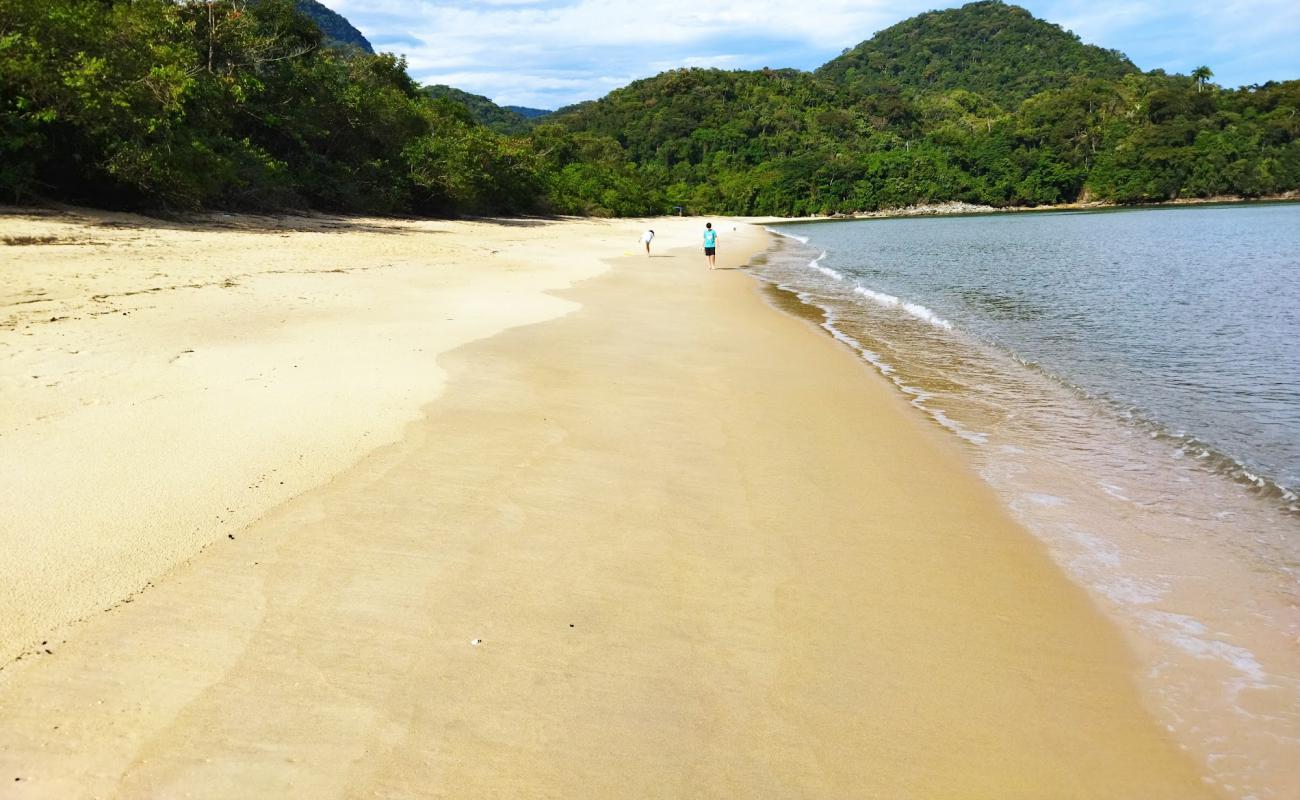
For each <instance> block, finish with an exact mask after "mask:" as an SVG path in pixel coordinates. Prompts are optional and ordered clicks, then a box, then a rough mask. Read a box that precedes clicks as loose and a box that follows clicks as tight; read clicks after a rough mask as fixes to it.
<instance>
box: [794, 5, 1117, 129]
mask: <svg viewBox="0 0 1300 800" xmlns="http://www.w3.org/2000/svg"><path fill="white" fill-rule="evenodd" d="M1137 71H1138V70H1137V67H1135V66H1133V63H1132V62H1131V61H1129V60H1128V58H1127V57H1125V56H1124V54H1122V53H1119V52H1116V51H1114V50H1103V49H1101V48H1099V47H1094V46H1093V45H1087V44H1083V43H1082V42H1080V41H1079V37H1078V36H1075V35H1074V34H1072V33H1069V32H1068V31H1065V30H1062V29H1061V27H1060V26H1058V25H1053V24H1052V23H1050V22H1044V21H1042V20H1040V19H1035V18H1034V16H1033V15H1032V14H1030V13H1029V12H1028V11H1026V10H1025V9H1023V8H1020V7H1018V6H1012V5H1007V4H1005V3H1002V2H999V0H980V2H975V3H969V4H967V5H965V6H963V7H961V8H960V9H952V10H947V11H931V12H929V13H926V14H921V15H920V16H917V17H913V18H911V19H909V20H906V21H904V22H900V23H899V24H897V25H894V26H893V27H891V28H886V29H885V30H883V31H880V32H879V33H877V34H876V35H875V36H873V37H872V38H871V39H869V40H868V41H865V42H863V43H862V44H860V45H858V46H857V47H854V48H852V49H851V50H849V51H847V52H845V53H844V55H842V56H840V57H839V58H836V59H835V60H833V61H831V62H829V63H828V64H826V65H825V66H823V67H821V69H819V70H817V72H818V74H819V75H821V76H822V77H824V78H827V79H829V80H832V81H834V82H836V83H841V84H849V85H856V86H858V87H860V88H864V89H874V88H875V87H878V86H881V85H894V86H898V87H902V88H903V89H904V90H906V91H908V92H910V93H923V92H935V91H940V92H942V91H947V90H951V89H967V90H970V91H972V92H976V93H978V94H981V95H983V96H985V97H987V98H989V99H991V100H993V101H994V102H996V103H998V104H1000V105H1003V106H1008V107H1013V106H1015V105H1016V104H1017V103H1019V102H1020V101H1022V100H1024V99H1025V98H1027V97H1029V96H1031V95H1034V94H1037V93H1038V92H1041V91H1044V90H1047V89H1053V88H1062V87H1064V86H1065V85H1066V84H1068V83H1069V82H1070V81H1071V80H1072V79H1074V78H1076V77H1079V76H1085V77H1092V78H1111V79H1117V78H1122V77H1123V76H1125V75H1128V74H1132V73H1135V72H1137Z"/></svg>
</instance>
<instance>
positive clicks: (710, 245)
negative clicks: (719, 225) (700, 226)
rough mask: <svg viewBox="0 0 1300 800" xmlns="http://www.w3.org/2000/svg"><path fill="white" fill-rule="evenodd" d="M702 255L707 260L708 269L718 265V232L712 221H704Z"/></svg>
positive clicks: (715, 267)
mask: <svg viewBox="0 0 1300 800" xmlns="http://www.w3.org/2000/svg"><path fill="white" fill-rule="evenodd" d="M704 257H705V258H707V259H708V260H709V269H717V267H718V232H717V231H715V230H714V229H713V223H712V222H706V223H704Z"/></svg>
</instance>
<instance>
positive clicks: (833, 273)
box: [808, 250, 844, 281]
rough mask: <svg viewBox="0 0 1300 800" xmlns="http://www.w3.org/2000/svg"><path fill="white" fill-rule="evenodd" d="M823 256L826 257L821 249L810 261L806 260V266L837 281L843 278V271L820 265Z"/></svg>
mask: <svg viewBox="0 0 1300 800" xmlns="http://www.w3.org/2000/svg"><path fill="white" fill-rule="evenodd" d="M825 257H826V251H825V250H823V251H822V254H821V255H819V256H817V257H816V258H814V259H813V260H812V261H809V262H808V266H810V267H812V268H813V269H815V270H817V271H818V272H820V273H821V274H823V275H825V276H826V277H828V278H832V279H834V280H837V281H842V280H844V273H842V272H840V271H839V270H836V269H831V268H830V267H823V266H822V259H823V258H825Z"/></svg>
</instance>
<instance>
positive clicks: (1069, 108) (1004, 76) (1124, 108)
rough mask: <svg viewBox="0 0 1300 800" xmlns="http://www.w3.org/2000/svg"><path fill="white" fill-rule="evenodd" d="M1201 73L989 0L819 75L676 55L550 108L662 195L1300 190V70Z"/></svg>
mask: <svg viewBox="0 0 1300 800" xmlns="http://www.w3.org/2000/svg"><path fill="white" fill-rule="evenodd" d="M1212 76H1213V73H1212V72H1211V71H1210V70H1209V69H1208V68H1200V69H1198V70H1196V71H1195V72H1194V73H1193V75H1192V76H1185V75H1166V74H1164V73H1163V72H1152V73H1141V72H1139V71H1137V69H1136V68H1135V67H1134V66H1133V64H1132V63H1131V62H1130V61H1129V60H1128V59H1127V58H1125V57H1124V56H1123V55H1122V54H1119V53H1115V52H1113V51H1107V50H1102V49H1100V48H1096V47H1092V46H1090V45H1084V44H1081V43H1080V42H1079V41H1078V39H1077V38H1076V37H1075V36H1074V35H1073V34H1070V33H1068V32H1065V31H1063V30H1061V29H1060V28H1059V27H1057V26H1055V25H1051V24H1049V23H1045V22H1042V21H1039V20H1036V19H1034V18H1033V17H1032V16H1031V15H1030V14H1029V13H1028V12H1027V11H1025V10H1024V9H1021V8H1018V7H1015V6H1008V5H1005V4H1003V3H998V2H989V0H983V1H982V2H975V3H970V4H968V5H966V6H963V7H961V8H955V9H948V10H945V11H936V12H930V13H927V14H922V15H920V16H918V17H915V18H913V19H910V20H907V21H905V22H903V23H900V24H898V25H895V26H894V27H892V28H889V29H887V30H885V31H881V32H880V33H879V34H877V35H876V37H874V38H873V39H872V40H870V41H868V42H864V43H863V44H862V45H859V46H858V47H857V48H854V49H853V50H852V51H850V52H849V53H847V54H846V55H845V56H843V57H841V58H839V59H836V60H835V61H832V62H831V63H829V64H827V65H826V66H825V67H823V68H822V69H820V70H817V71H816V72H813V73H807V72H801V71H798V70H788V69H787V70H771V69H764V70H756V71H743V70H736V71H721V70H703V69H690V70H686V69H682V70H672V71H670V72H666V73H662V74H660V75H657V76H655V77H653V78H648V79H645V80H641V81H636V82H635V83H632V84H630V85H629V86H626V87H624V88H622V89H617V90H615V91H613V92H611V93H609V94H608V95H606V96H605V97H604V98H602V99H600V100H596V101H594V102H587V103H581V104H579V105H576V106H572V107H569V108H566V109H561V110H560V111H558V112H556V114H555V115H554V117H553V118H552V120H553V121H554V122H555V123H558V124H562V125H564V126H565V127H566V128H567V129H568V130H570V131H575V132H579V133H582V134H584V135H589V136H596V137H603V138H607V139H612V140H615V141H617V142H618V144H619V146H620V147H622V148H623V151H624V152H625V153H626V154H627V157H628V158H630V159H631V160H632V161H633V163H635V164H636V165H637V168H638V169H639V170H640V171H641V174H642V175H644V176H645V179H646V180H647V181H650V182H652V183H653V184H655V185H657V186H660V187H662V191H663V193H664V197H665V201H666V204H667V205H670V206H671V205H682V206H686V207H687V208H690V209H693V210H708V211H715V212H719V211H720V212H726V213H733V214H780V215H800V214H810V213H834V212H853V211H863V210H875V209H881V208H895V207H900V206H907V205H912V204H919V203H932V202H944V201H963V202H971V203H981V204H987V205H992V206H997V207H1006V206H1037V205H1046V204H1056V203H1067V202H1075V201H1079V200H1102V201H1114V202H1119V203H1133V202H1158V201H1163V200H1170V199H1176V198H1189V197H1210V196H1217V195H1239V196H1244V197H1259V196H1265V195H1271V194H1278V193H1284V192H1294V191H1296V190H1300V113H1297V111H1298V109H1300V81H1295V80H1292V81H1286V82H1283V83H1273V82H1270V83H1267V84H1264V85H1262V86H1251V87H1244V88H1242V89H1236V90H1228V89H1223V88H1220V87H1218V86H1215V85H1214V84H1213V83H1211V82H1210V78H1212ZM606 203H607V204H608V203H609V201H608V200H606Z"/></svg>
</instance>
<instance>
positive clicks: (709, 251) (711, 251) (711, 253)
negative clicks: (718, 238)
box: [704, 247, 718, 256]
mask: <svg viewBox="0 0 1300 800" xmlns="http://www.w3.org/2000/svg"><path fill="white" fill-rule="evenodd" d="M717 254H718V248H716V247H706V248H704V255H706V256H716V255H717Z"/></svg>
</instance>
